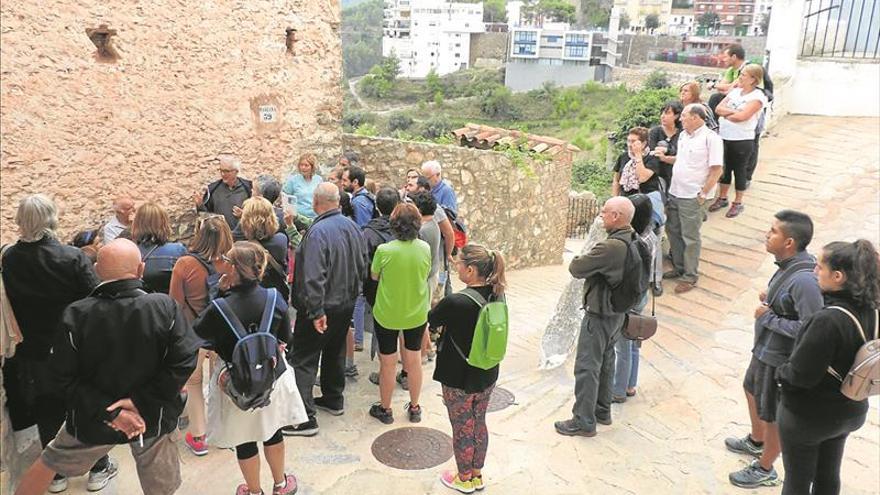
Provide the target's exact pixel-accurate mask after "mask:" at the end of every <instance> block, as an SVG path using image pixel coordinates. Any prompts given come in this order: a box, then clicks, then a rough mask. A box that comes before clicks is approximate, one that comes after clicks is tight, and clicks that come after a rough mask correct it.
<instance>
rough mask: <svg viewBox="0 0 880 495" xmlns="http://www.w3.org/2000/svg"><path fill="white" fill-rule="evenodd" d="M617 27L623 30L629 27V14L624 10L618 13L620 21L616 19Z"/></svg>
mask: <svg viewBox="0 0 880 495" xmlns="http://www.w3.org/2000/svg"><path fill="white" fill-rule="evenodd" d="M617 28H618V29H620V30H621V31H624V30H626V29H627V28H629V14H627V13H626V12H622V13H621V14H620V21H618V26H617Z"/></svg>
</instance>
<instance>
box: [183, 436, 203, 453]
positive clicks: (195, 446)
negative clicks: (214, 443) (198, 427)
mask: <svg viewBox="0 0 880 495" xmlns="http://www.w3.org/2000/svg"><path fill="white" fill-rule="evenodd" d="M184 442H186V446H187V447H188V448H189V450H190V452H192V453H193V455H197V456H199V457H201V456H203V455H207V454H208V446H207V445H206V444H205V437H203V436H202V437H194V436H193V435H192V433H187V434H186V437H185V438H184Z"/></svg>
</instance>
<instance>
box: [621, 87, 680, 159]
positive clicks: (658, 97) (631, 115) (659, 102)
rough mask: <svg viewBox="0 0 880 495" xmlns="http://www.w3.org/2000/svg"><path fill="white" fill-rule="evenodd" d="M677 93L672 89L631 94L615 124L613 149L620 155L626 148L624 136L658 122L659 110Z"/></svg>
mask: <svg viewBox="0 0 880 495" xmlns="http://www.w3.org/2000/svg"><path fill="white" fill-rule="evenodd" d="M677 96H678V92H677V91H676V90H675V89H673V88H664V89H643V90H641V91H639V92H638V93H635V94H633V95H632V96H631V97H630V98H629V99H628V100H627V101H626V103H625V104H624V106H623V110H622V111H621V113H620V116H619V117H618V118H617V121H616V122H615V126H614V127H615V129H616V131H615V132H614V138H615V140H616V145H615V147H616V148H617V149H618V150H619V151H620V152H621V153H622V152H623V150H624V148H625V147H626V134H627V133H628V132H629V130H630V129H632V128H633V127H648V128H650V127H651V126H653V125H656V124H657V123H659V122H660V109H661V108H663V104H664V103H666V101H667V100H671V99H675V98H676V97H677Z"/></svg>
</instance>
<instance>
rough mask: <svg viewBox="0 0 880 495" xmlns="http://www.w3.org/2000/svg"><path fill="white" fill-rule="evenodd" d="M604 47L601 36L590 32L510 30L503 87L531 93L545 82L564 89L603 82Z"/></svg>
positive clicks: (605, 55) (530, 28)
mask: <svg viewBox="0 0 880 495" xmlns="http://www.w3.org/2000/svg"><path fill="white" fill-rule="evenodd" d="M606 44H607V40H606V39H605V38H604V35H603V34H602V33H597V32H592V31H570V30H565V29H542V28H535V27H520V28H515V29H512V30H511V31H510V51H509V53H508V60H507V66H506V68H505V77H504V81H505V82H504V83H505V85H506V86H507V87H508V88H510V89H511V90H512V91H530V90H532V89H538V88H540V87H541V86H542V85H543V84H544V83H545V82H552V83H553V84H554V85H556V86H562V87H564V86H579V85H581V84H584V83H586V82H587V81H594V80H603V78H604V74H605V70H606V66H605V65H603V64H605V63H606V59H607V53H606V51H607V48H606V46H607V45H606Z"/></svg>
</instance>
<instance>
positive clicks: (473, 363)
mask: <svg viewBox="0 0 880 495" xmlns="http://www.w3.org/2000/svg"><path fill="white" fill-rule="evenodd" d="M455 269H456V271H457V272H458V279H459V280H460V281H461V282H463V283H464V284H465V285H466V286H467V288H466V289H464V290H463V291H461V292H457V293H455V294H450V295H449V296H447V297H445V298H443V299H442V300H441V301H440V302H439V303H438V304H437V306H436V307H434V309H432V310H431V312H430V313H429V314H428V322H429V323H430V325H431V326H432V327H443V330H442V336H441V337H440V344H439V346H438V352H437V366H436V368H435V370H434V380H437V381H438V382H440V383H441V384H442V385H443V402H444V404H445V405H446V409H447V411H448V413H449V421H450V423H451V424H452V445H453V450H454V452H455V463H456V466H457V468H458V469H457V472H453V471H446V472H444V473H443V474H442V475H441V476H440V481H441V482H442V483H443V484H444V485H446V486H447V487H449V488H452V489H453V490H457V491H459V492H461V493H473V492H474V491H475V490H482V489H483V488H484V486H485V484H484V481H483V473H482V469H483V463H484V462H485V459H486V450H487V448H488V446H489V431H488V429H487V427H486V409H487V408H488V406H489V398H490V397H491V396H492V389H493V388H494V387H495V382H496V381H497V380H498V362H499V361H500V359H501V358H503V354H504V347H505V346H506V342H507V341H506V339H507V318H506V316H507V307H506V305H505V303H504V286H505V279H504V257H503V256H502V255H501V253H498V252H496V251H492V250H489V249H487V248H486V247H484V246H480V245H478V244H468V245H466V246H465V247H463V248H462V250H461V252H460V253H459V255H458V260H457V261H456V263H455ZM477 334H479V336H477ZM475 336H476V338H475ZM484 337H485V338H484Z"/></svg>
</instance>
